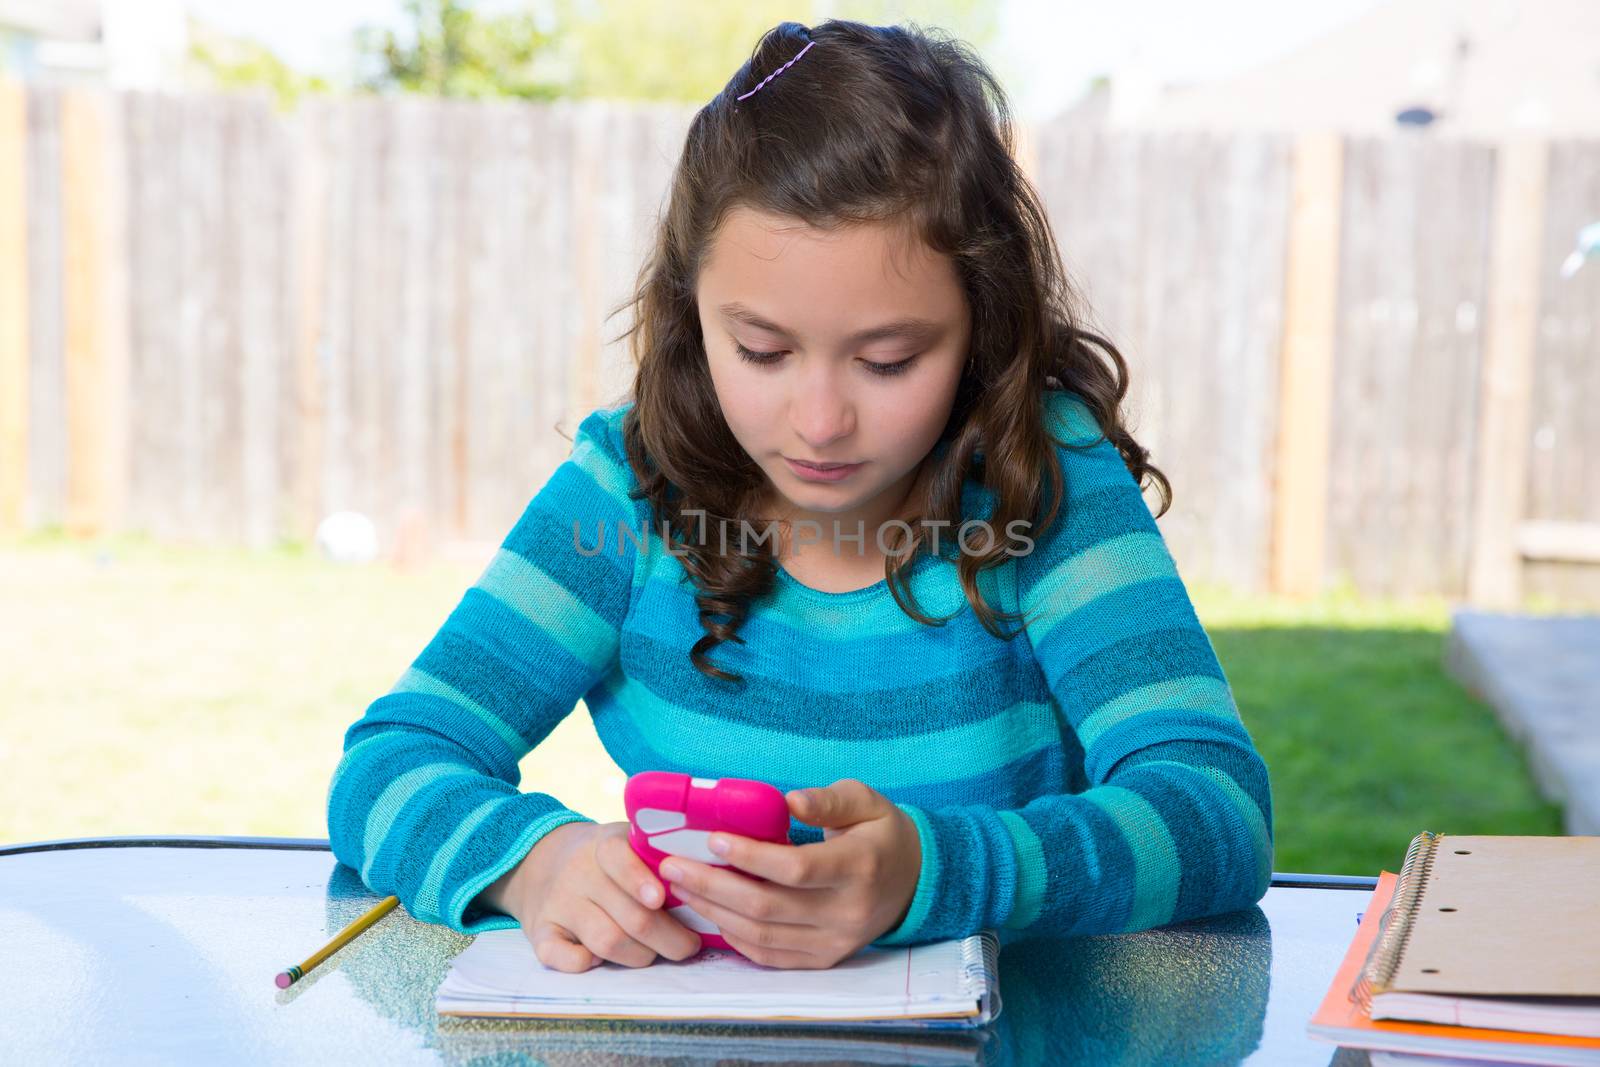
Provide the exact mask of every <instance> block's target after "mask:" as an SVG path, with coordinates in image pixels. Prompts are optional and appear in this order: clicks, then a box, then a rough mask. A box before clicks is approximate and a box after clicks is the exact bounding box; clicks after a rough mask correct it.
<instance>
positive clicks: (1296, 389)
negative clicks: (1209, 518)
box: [1271, 134, 1344, 596]
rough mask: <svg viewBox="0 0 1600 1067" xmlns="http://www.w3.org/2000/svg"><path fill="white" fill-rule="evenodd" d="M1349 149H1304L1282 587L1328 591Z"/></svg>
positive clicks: (1290, 323) (1281, 472) (1280, 545)
mask: <svg viewBox="0 0 1600 1067" xmlns="http://www.w3.org/2000/svg"><path fill="white" fill-rule="evenodd" d="M1343 181H1344V178H1343V145H1342V143H1341V142H1340V140H1339V139H1338V137H1337V136H1335V135H1333V134H1308V135H1304V136H1302V137H1300V138H1298V139H1297V140H1296V142H1295V146H1294V200H1293V209H1292V214H1291V217H1290V223H1289V250H1288V265H1287V268H1286V277H1285V291H1284V302H1285V307H1284V326H1283V354H1282V361H1283V362H1282V371H1281V378H1280V380H1281V383H1282V384H1281V400H1280V402H1279V407H1278V427H1279V428H1278V437H1277V441H1278V444H1277V458H1276V463H1275V468H1274V469H1275V477H1276V485H1275V497H1274V514H1273V541H1272V546H1273V547H1272V562H1271V568H1272V587H1273V588H1274V589H1275V590H1277V591H1279V592H1282V593H1287V594H1289V595H1293V596H1308V595H1313V594H1315V593H1317V592H1319V591H1320V590H1321V588H1322V581H1323V571H1324V563H1325V558H1326V551H1327V545H1326V525H1327V514H1328V482H1327V478H1328V451H1329V445H1328V435H1329V428H1330V422H1331V411H1330V395H1331V388H1330V387H1331V385H1332V376H1333V343H1334V307H1335V302H1336V300H1337V293H1338V284H1339V283H1338V278H1339V248H1340V240H1341V233H1340V225H1339V221H1340V210H1339V205H1340V201H1341V190H1342V185H1343Z"/></svg>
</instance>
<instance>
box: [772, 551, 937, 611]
mask: <svg viewBox="0 0 1600 1067" xmlns="http://www.w3.org/2000/svg"><path fill="white" fill-rule="evenodd" d="M931 558H932V557H931V555H930V554H929V553H928V552H926V551H920V552H918V553H917V555H916V557H915V558H914V559H912V561H911V566H910V567H909V568H908V569H907V571H906V574H907V577H914V576H915V575H917V574H918V573H919V572H920V571H922V570H923V569H924V568H926V566H927V561H928V560H929V559H931ZM777 571H778V581H780V582H782V583H783V584H784V585H787V586H788V587H789V588H790V589H793V590H794V591H795V592H796V593H798V594H800V595H801V596H804V597H807V598H809V599H811V600H815V601H818V602H819V603H824V604H849V603H853V602H855V601H862V600H875V599H877V598H878V597H882V596H889V595H891V594H890V592H889V579H887V578H879V579H878V580H877V581H876V582H873V583H872V584H871V585H865V586H862V587H861V588H860V589H845V590H843V591H840V592H832V591H830V590H827V589H817V588H814V587H812V586H809V585H806V584H805V583H804V582H802V581H801V580H800V579H798V578H796V577H795V576H794V575H792V574H790V573H789V571H788V569H787V568H786V567H784V565H783V564H782V563H779V564H777Z"/></svg>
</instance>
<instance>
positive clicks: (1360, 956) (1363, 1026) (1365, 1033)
mask: <svg viewBox="0 0 1600 1067" xmlns="http://www.w3.org/2000/svg"><path fill="white" fill-rule="evenodd" d="M1398 880H1399V879H1398V876H1397V875H1395V874H1394V873H1393V872H1392V871H1383V872H1382V873H1381V874H1380V875H1379V877H1378V885H1377V888H1376V889H1374V890H1373V892H1372V897H1371V899H1370V900H1369V901H1368V902H1367V908H1366V912H1365V913H1364V914H1363V915H1362V918H1361V926H1360V927H1359V928H1358V929H1357V931H1356V936H1355V938H1354V940H1352V941H1351V942H1350V947H1349V949H1348V950H1346V952H1345V956H1344V961H1343V962H1342V963H1340V965H1339V970H1338V973H1337V974H1335V975H1334V977H1333V982H1332V984H1330V985H1329V987H1328V992H1327V994H1326V995H1325V996H1324V997H1323V998H1322V1004H1321V1005H1320V1006H1319V1007H1318V1008H1317V1010H1316V1013H1315V1014H1314V1015H1312V1017H1311V1021H1310V1023H1309V1024H1308V1025H1307V1027H1306V1032H1307V1033H1309V1034H1310V1035H1311V1036H1312V1037H1315V1038H1319V1039H1321V1040H1323V1041H1331V1042H1333V1043H1335V1044H1339V1045H1346V1046H1349V1047H1352V1048H1366V1049H1388V1050H1391V1051H1395V1052H1417V1053H1424V1054H1429V1055H1435V1056H1462V1057H1470V1058H1474V1059H1500V1060H1507V1061H1510V1062H1514V1063H1535V1064H1575V1065H1600V1038H1593V1037H1565V1036H1561V1035H1558V1034H1540V1033H1530V1032H1527V1031H1521V1030H1490V1029H1484V1028H1480V1027H1473V1026H1453V1025H1445V1024H1439V1023H1420V1022H1402V1021H1399V1020H1396V1019H1378V1020H1374V1019H1372V1018H1371V1017H1369V1016H1368V1015H1367V1013H1366V1011H1365V1009H1363V1008H1362V1007H1361V1001H1360V998H1359V996H1358V986H1359V984H1360V981H1361V977H1362V969H1363V966H1364V965H1365V963H1366V961H1367V958H1368V955H1369V953H1370V951H1371V949H1372V945H1373V942H1374V941H1375V940H1376V938H1377V936H1378V928H1379V924H1380V923H1381V921H1382V916H1383V914H1384V912H1385V911H1386V910H1388V908H1389V904H1390V902H1391V900H1392V899H1393V897H1394V892H1395V885H1396V883H1397V881H1398Z"/></svg>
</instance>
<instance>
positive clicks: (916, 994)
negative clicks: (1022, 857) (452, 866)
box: [434, 928, 1000, 1030]
mask: <svg viewBox="0 0 1600 1067" xmlns="http://www.w3.org/2000/svg"><path fill="white" fill-rule="evenodd" d="M999 948H1000V943H999V939H998V937H997V935H996V932H995V931H992V930H985V931H982V932H981V933H977V934H973V935H972V936H971V937H966V938H958V939H952V940H947V941H935V942H930V943H927V944H921V945H907V946H902V947H896V948H888V947H882V946H877V945H868V946H866V947H865V948H863V949H861V950H860V951H859V952H857V953H856V954H855V955H854V956H851V957H850V958H849V959H847V960H843V961H841V962H840V963H838V964H835V965H834V966H833V967H831V968H829V969H827V970H786V969H782V968H773V967H764V966H762V965H761V964H758V963H754V962H752V961H750V960H748V959H746V958H745V957H743V956H741V955H739V954H738V953H737V952H729V951H725V950H722V949H707V950H705V951H703V952H701V953H699V954H698V955H696V956H692V957H690V958H689V959H687V960H681V961H675V960H669V959H665V958H658V959H657V960H656V961H655V962H654V963H652V964H650V965H649V966H648V967H625V966H623V965H621V964H616V963H610V962H606V963H601V964H599V965H598V966H596V967H593V968H591V969H589V970H587V971H583V972H579V973H576V974H572V973H568V972H564V971H557V970H554V969H552V968H548V967H546V966H545V965H544V964H543V963H541V962H540V961H539V957H538V956H537V955H535V953H534V951H533V946H532V945H531V944H530V943H529V942H528V938H527V935H526V934H525V933H523V931H522V930H520V929H516V928H513V929H509V930H488V931H485V932H484V933H481V934H478V935H477V936H476V937H475V938H474V939H473V941H472V943H471V944H470V945H468V946H467V947H466V948H465V949H464V950H463V951H462V952H461V954H460V955H458V956H456V957H455V959H453V960H452V961H451V963H450V970H449V972H448V973H447V974H446V975H445V978H444V981H443V982H442V983H440V985H439V989H438V992H437V994H436V996H435V1001H434V1006H435V1008H436V1009H437V1011H438V1013H439V1014H440V1015H442V1016H492V1017H499V1018H528V1019H637V1020H652V1021H657V1022H716V1023H722V1024H728V1023H747V1024H756V1025H782V1026H795V1025H799V1026H850V1027H867V1028H873V1029H878V1028H889V1029H919V1030H934V1029H970V1028H973V1027H978V1026H982V1025H984V1024H986V1023H988V1022H990V1021H991V1020H992V1019H994V1018H995V1017H996V1016H997V1015H999V1013H1000V995H999V981H998V960H999Z"/></svg>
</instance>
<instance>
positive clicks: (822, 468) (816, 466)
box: [794, 459, 856, 471]
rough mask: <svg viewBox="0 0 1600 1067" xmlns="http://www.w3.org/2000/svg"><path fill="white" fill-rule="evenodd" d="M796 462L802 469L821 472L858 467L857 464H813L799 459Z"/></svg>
mask: <svg viewBox="0 0 1600 1067" xmlns="http://www.w3.org/2000/svg"><path fill="white" fill-rule="evenodd" d="M794 462H796V463H798V464H800V465H801V466H802V467H810V468H812V469H813V470H819V471H832V470H838V469H839V468H840V467H854V466H856V464H854V463H812V462H811V461H810V460H808V459H797V460H795V461H794Z"/></svg>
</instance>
